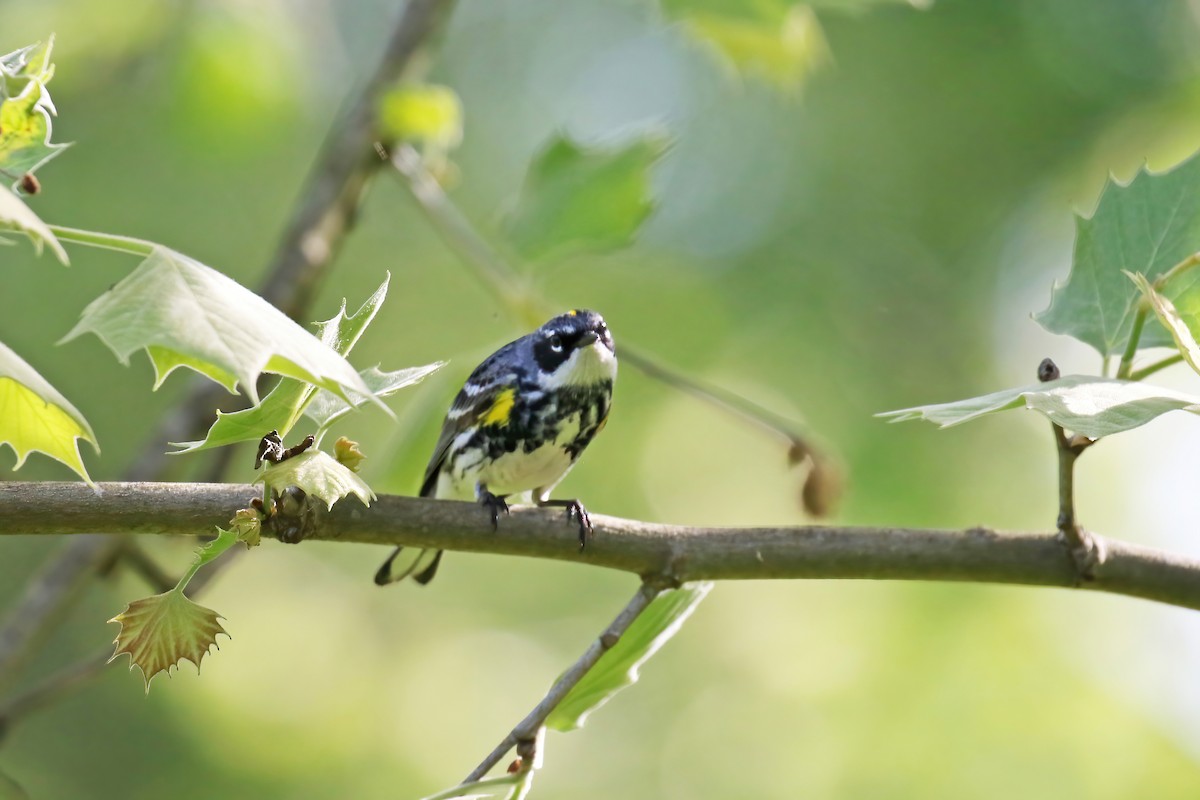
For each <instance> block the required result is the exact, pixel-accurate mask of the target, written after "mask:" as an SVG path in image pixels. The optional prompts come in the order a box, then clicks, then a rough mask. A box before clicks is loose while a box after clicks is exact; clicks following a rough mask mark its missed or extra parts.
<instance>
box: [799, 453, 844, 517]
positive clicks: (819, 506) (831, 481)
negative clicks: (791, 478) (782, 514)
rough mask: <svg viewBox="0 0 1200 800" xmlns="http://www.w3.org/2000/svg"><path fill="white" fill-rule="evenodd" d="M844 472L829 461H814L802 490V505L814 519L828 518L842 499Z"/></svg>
mask: <svg viewBox="0 0 1200 800" xmlns="http://www.w3.org/2000/svg"><path fill="white" fill-rule="evenodd" d="M843 488H844V481H843V478H842V471H841V469H839V468H838V467H837V466H836V465H835V464H832V463H830V462H829V461H828V460H825V459H821V460H814V461H813V465H812V469H810V470H809V471H808V475H807V476H805V478H804V488H802V489H801V490H800V504H801V505H802V506H803V507H804V510H805V511H806V512H808V513H809V514H811V515H813V516H814V517H818V518H820V517H828V516H829V515H831V514H832V513H833V512H834V511H836V510H837V505H838V501H839V500H841V498H842V489H843Z"/></svg>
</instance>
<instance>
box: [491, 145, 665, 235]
mask: <svg viewBox="0 0 1200 800" xmlns="http://www.w3.org/2000/svg"><path fill="white" fill-rule="evenodd" d="M666 151H667V143H666V140H665V139H663V138H660V137H649V136H647V137H643V138H640V139H636V140H634V141H631V142H629V143H627V144H625V145H623V146H621V147H617V148H612V149H602V148H596V147H584V146H581V145H579V144H576V143H575V142H573V141H571V140H570V139H567V138H566V137H563V136H557V137H555V138H554V139H553V140H552V141H551V142H550V144H549V145H548V146H547V147H546V148H545V149H544V150H542V152H541V153H540V154H539V155H538V156H537V157H536V158H535V159H534V161H533V164H532V165H531V166H530V168H529V173H528V174H527V175H526V176H525V184H524V186H523V187H522V189H521V194H520V197H519V198H518V201H517V206H516V210H515V212H514V213H513V215H512V217H511V218H510V219H509V223H508V233H509V235H510V237H511V238H512V241H513V244H514V245H516V247H517V249H518V250H519V251H520V252H521V253H522V255H524V256H526V257H528V258H543V257H546V256H551V255H553V256H562V255H565V254H569V253H571V252H575V251H580V250H595V251H602V250H612V249H615V248H618V247H624V246H626V245H629V244H631V243H632V242H633V240H634V237H635V236H636V235H637V232H638V230H639V229H640V228H641V226H642V223H643V222H645V221H646V218H647V217H649V216H650V213H651V212H652V211H653V210H654V202H653V200H652V199H651V187H650V168H651V167H652V166H654V164H655V163H656V162H657V161H658V160H659V159H660V158H661V157H662V156H663V154H664V153H666Z"/></svg>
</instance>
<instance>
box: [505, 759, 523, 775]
mask: <svg viewBox="0 0 1200 800" xmlns="http://www.w3.org/2000/svg"><path fill="white" fill-rule="evenodd" d="M523 766H525V762H524V761H523V760H522V759H520V758H514V759H513V761H512V763H511V764H509V765H508V769H507V770H506V772H508V774H509V775H516V774H517V773H518V772H520V771H521V767H523Z"/></svg>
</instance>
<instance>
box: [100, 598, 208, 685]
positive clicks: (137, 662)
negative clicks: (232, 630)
mask: <svg viewBox="0 0 1200 800" xmlns="http://www.w3.org/2000/svg"><path fill="white" fill-rule="evenodd" d="M219 619H220V617H218V616H217V613H216V612H215V611H213V610H211V609H208V608H205V607H204V606H202V605H199V604H198V603H194V602H192V601H191V600H189V599H188V598H187V596H186V595H184V594H183V592H180V591H176V590H175V589H172V590H170V591H168V592H163V593H162V594H157V595H155V596H154V597H146V598H144V599H142V600H135V601H134V602H132V603H130V604H129V605H128V606H126V608H125V610H124V611H122V612H121V613H120V614H118V615H117V616H115V617H113V618H112V619H110V620H109V622H116V623H118V624H119V625H120V626H121V632H120V633H118V634H117V638H116V639H115V640H114V644H115V645H116V651H115V652H114V653H113V655H112V658H110V659H109V661H112V660H113V659H115V658H116V657H117V656H119V655H121V654H122V653H128V654H129V668H130V669H133V668H134V667H137V668H138V669H140V670H141V671H142V679H143V680H145V682H146V691H147V692H149V691H150V681H152V680H153V679H154V676H155V675H157V674H158V673H160V672H166V673H167V674H170V669H171V667H173V666H175V665H176V664H178V663H179V662H180V661H183V660H184V659H186V660H188V661H191V662H192V663H193V664H195V665H196V671H197V672H199V670H200V662H201V661H202V660H203V659H204V656H206V655H208V651H209V649H210V648H213V647H216V646H217V635H218V634H222V633H224V634H225V635H226V636H228V635H229V634H228V633H226V632H225V629H224V628H222V627H221V623H220V622H218V621H217V620H219Z"/></svg>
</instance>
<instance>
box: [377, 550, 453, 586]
mask: <svg viewBox="0 0 1200 800" xmlns="http://www.w3.org/2000/svg"><path fill="white" fill-rule="evenodd" d="M404 549H405V548H403V547H397V548H396V549H395V550H394V551H393V552H392V554H391V555H390V556H388V559H387V561H384V562H383V565H382V566H380V568H379V571H378V572H376V573H375V584H376V585H377V586H387V585H388V584H389V583H396V582H397V581H402V580H404V579H405V578H407V577H410V576H411V577H412V579H413V580H414V581H416V582H417V583H419V584H421V585H422V586H424V585H425V584H427V583H429V582H430V581H431V580H433V577H434V576H435V575H437V570H438V565H439V564H441V563H442V552H443V551H441V550H413V549H412V548H409V549H408V550H407V551H405V557H404V558H400V552H401V551H402V550H404Z"/></svg>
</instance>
